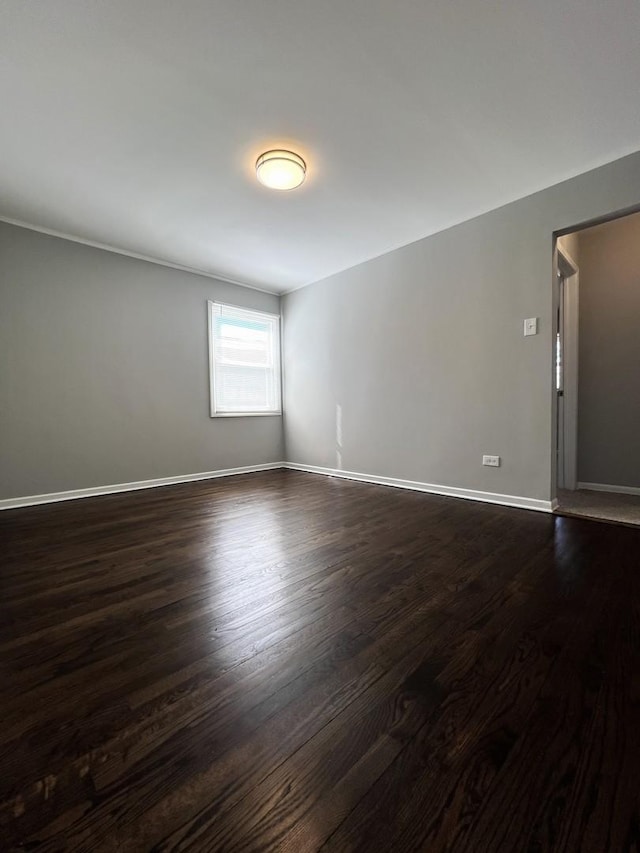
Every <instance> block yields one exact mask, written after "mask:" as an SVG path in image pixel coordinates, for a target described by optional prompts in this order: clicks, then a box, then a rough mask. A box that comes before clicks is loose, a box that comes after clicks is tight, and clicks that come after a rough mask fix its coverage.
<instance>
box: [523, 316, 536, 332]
mask: <svg viewBox="0 0 640 853" xmlns="http://www.w3.org/2000/svg"><path fill="white" fill-rule="evenodd" d="M524 334H525V337H527V335H537V334H538V318H537V317H529V319H528V320H525V321H524Z"/></svg>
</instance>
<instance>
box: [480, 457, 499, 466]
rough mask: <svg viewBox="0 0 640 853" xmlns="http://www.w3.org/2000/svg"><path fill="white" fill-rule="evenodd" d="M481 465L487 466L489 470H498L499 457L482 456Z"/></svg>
mask: <svg viewBox="0 0 640 853" xmlns="http://www.w3.org/2000/svg"><path fill="white" fill-rule="evenodd" d="M482 464H483V465H488V466H489V467H490V468H499V467H500V457H499V456H483V457H482Z"/></svg>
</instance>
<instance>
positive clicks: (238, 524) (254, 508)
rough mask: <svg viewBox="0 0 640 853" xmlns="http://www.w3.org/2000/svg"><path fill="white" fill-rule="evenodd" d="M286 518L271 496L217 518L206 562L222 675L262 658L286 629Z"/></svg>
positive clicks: (214, 640) (230, 508)
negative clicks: (267, 642)
mask: <svg viewBox="0 0 640 853" xmlns="http://www.w3.org/2000/svg"><path fill="white" fill-rule="evenodd" d="M283 537H284V525H283V521H282V516H281V515H280V514H279V513H278V512H276V511H274V502H273V501H271V500H270V499H269V495H268V493H267V495H265V498H264V499H263V500H262V499H261V500H259V501H258V500H256V499H255V498H251V499H250V500H247V501H238V502H236V503H235V504H233V505H227V506H225V507H224V509H223V510H222V511H221V512H218V513H216V514H215V516H214V517H213V518H212V519H211V536H210V539H209V542H208V545H209V549H208V555H207V560H206V571H207V575H208V577H207V584H208V587H209V607H208V616H209V625H208V634H209V637H210V639H211V652H212V654H213V655H214V656H215V659H216V663H217V665H218V666H217V668H219V670H220V671H227V670H228V669H230V668H232V667H235V666H238V665H239V664H240V663H242V662H243V661H244V660H246V659H248V658H250V657H252V656H254V655H255V654H257V653H258V652H259V651H260V649H261V647H262V643H263V640H264V638H265V637H267V636H268V635H269V634H270V633H271V632H272V631H273V630H274V629H275V628H276V627H277V626H279V625H281V624H282V619H283V616H282V615H281V616H280V617H278V608H279V607H281V605H282V601H283V591H284V589H285V587H286V586H287V583H288V578H287V561H286V560H285V551H284V548H283Z"/></svg>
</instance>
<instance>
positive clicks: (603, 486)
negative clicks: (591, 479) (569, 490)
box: [578, 483, 640, 495]
mask: <svg viewBox="0 0 640 853" xmlns="http://www.w3.org/2000/svg"><path fill="white" fill-rule="evenodd" d="M578 488H579V489H588V490H589V491H591V492H617V493H618V494H619V495H640V488H638V487H637V486H610V485H608V484H607V483H578Z"/></svg>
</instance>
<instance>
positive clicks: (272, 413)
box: [207, 299, 282, 418]
mask: <svg viewBox="0 0 640 853" xmlns="http://www.w3.org/2000/svg"><path fill="white" fill-rule="evenodd" d="M216 305H222V306H223V307H225V308H236V309H237V310H238V311H244V312H246V313H248V314H255V315H256V319H261V318H266V319H269V320H274V321H275V326H276V329H275V335H274V337H275V340H276V341H277V346H276V352H275V365H274V371H275V375H276V377H277V381H278V393H277V397H278V408H277V409H273V410H269V411H257V412H245V411H237V412H236V411H234V412H218V411H216V393H215V392H216V386H215V383H216V342H215V335H214V333H213V329H214V317H215V314H214V311H215V307H216ZM207 319H208V339H209V400H210V414H211V417H212V418H264V417H266V418H269V417H281V416H282V357H281V350H282V340H281V332H280V329H281V325H280V315H279V314H270V313H269V312H268V311H258V310H257V309H255V308H244V307H243V306H242V305H233V304H231V303H230V302H220V301H218V300H215V301H213V300H211V299H209V300H207Z"/></svg>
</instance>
